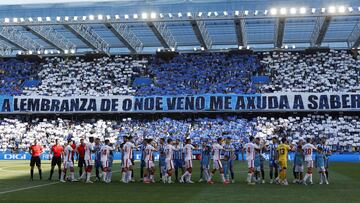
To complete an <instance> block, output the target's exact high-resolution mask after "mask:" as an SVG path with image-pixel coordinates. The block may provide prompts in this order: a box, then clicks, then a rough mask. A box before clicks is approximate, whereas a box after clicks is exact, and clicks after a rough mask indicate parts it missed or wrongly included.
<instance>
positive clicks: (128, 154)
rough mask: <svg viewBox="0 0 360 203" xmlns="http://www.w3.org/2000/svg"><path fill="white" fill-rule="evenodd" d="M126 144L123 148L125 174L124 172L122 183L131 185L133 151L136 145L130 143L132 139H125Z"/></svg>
mask: <svg viewBox="0 0 360 203" xmlns="http://www.w3.org/2000/svg"><path fill="white" fill-rule="evenodd" d="M124 140H125V144H124V146H123V148H122V149H123V150H122V151H123V159H122V160H123V164H122V165H123V172H122V179H121V182H123V183H129V182H130V181H131V175H132V170H131V169H132V165H133V164H132V161H131V159H132V157H133V149H134V148H135V145H134V144H133V143H132V142H130V137H124Z"/></svg>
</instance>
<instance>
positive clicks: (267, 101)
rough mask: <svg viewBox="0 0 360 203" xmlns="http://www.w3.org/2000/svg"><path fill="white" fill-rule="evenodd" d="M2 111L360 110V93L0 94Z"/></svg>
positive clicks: (0, 108)
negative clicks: (52, 95)
mask: <svg viewBox="0 0 360 203" xmlns="http://www.w3.org/2000/svg"><path fill="white" fill-rule="evenodd" d="M0 110H1V111H0V113H3V114H5V113H116V112H118V113H146V112H148V113H156V112H159V113H166V112H283V111H360V93H289V92H286V93H268V94H202V95H174V96H147V97H138V96H109V97H91V96H78V97H49V96H1V95H0Z"/></svg>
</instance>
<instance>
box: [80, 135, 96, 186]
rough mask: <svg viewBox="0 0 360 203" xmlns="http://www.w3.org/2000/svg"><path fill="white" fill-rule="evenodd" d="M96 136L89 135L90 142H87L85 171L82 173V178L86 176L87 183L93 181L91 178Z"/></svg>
mask: <svg viewBox="0 0 360 203" xmlns="http://www.w3.org/2000/svg"><path fill="white" fill-rule="evenodd" d="M93 143H94V137H89V142H88V143H85V156H84V160H85V171H84V173H83V174H82V175H81V177H80V179H83V178H86V183H93V182H92V181H91V180H90V177H91V172H92V168H93V166H94V160H93V159H92V157H91V154H92V153H93V151H94V144H93Z"/></svg>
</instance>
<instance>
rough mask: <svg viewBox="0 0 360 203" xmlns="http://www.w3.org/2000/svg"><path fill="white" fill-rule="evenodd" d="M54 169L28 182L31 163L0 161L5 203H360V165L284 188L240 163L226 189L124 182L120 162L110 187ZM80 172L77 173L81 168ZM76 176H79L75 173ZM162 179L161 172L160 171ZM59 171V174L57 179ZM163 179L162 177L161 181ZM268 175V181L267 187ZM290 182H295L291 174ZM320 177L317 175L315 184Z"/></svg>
mask: <svg viewBox="0 0 360 203" xmlns="http://www.w3.org/2000/svg"><path fill="white" fill-rule="evenodd" d="M135 168H136V170H135V178H136V179H139V163H136V166H135ZM49 169H50V164H49V161H43V171H44V180H42V181H40V180H38V176H37V170H35V172H36V173H35V179H36V180H34V181H33V182H31V181H29V162H28V161H26V162H25V161H0V202H1V203H6V202H50V203H52V202H53V203H55V202H66V203H69V202H87V203H91V202H97V203H102V202H157V203H159V202H170V203H175V202H195V203H198V202H249V203H258V202H264V203H271V202H277V203H286V202H293V203H296V202H301V203H308V202H316V203H321V202H324V203H325V202H326V203H332V202H334V203H352V202H354V203H355V202H360V163H331V168H330V185H318V184H315V185H312V186H303V185H294V184H291V183H290V185H289V186H280V185H270V184H268V183H267V184H258V185H255V186H249V185H247V184H246V183H245V179H246V173H247V172H246V164H245V163H244V162H236V165H235V170H236V174H235V176H236V183H235V184H229V185H223V184H221V183H220V182H219V175H218V174H216V175H215V177H216V179H215V181H217V183H216V184H214V185H208V184H206V183H195V184H179V183H176V184H171V185H168V184H162V183H156V184H149V185H145V184H143V183H139V182H136V183H129V184H123V183H120V182H119V180H120V172H119V163H116V164H115V165H114V167H113V170H114V171H116V172H114V174H113V182H112V183H110V184H105V183H100V182H96V183H94V184H85V183H82V182H78V183H59V182H58V181H55V180H54V181H48V180H47V178H48V176H49ZM76 170H77V169H76ZM76 174H77V173H76ZM156 174H157V175H158V171H157V172H156ZM56 175H57V172H56V171H55V174H54V177H56ZM156 178H157V180H159V177H158V176H157V177H156ZM268 178H269V176H268V171H267V170H266V179H267V182H268ZM192 179H193V180H194V181H197V180H198V179H199V162H198V161H194V172H193V177H192ZM288 180H289V182H292V180H293V178H292V174H291V171H290V170H288ZM318 180H319V177H318V175H317V174H315V175H314V182H315V183H317V182H318Z"/></svg>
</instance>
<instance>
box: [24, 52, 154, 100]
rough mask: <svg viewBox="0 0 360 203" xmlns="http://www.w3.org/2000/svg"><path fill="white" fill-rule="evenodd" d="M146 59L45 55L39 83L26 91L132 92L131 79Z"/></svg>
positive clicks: (48, 93) (49, 93)
mask: <svg viewBox="0 0 360 203" xmlns="http://www.w3.org/2000/svg"><path fill="white" fill-rule="evenodd" d="M146 64H147V61H146V60H135V59H133V58H131V57H128V56H125V57H120V56H116V57H114V58H110V57H104V58H98V59H94V60H92V61H85V60H84V59H80V58H76V59H70V60H66V59H63V58H58V57H55V58H48V59H46V60H45V62H44V63H43V64H41V68H40V71H39V73H38V76H39V78H40V79H41V85H39V86H37V87H28V88H26V89H25V90H24V94H25V95H45V96H73V95H82V96H104V95H132V94H134V93H135V89H133V88H132V87H131V81H132V80H133V79H134V77H136V76H137V75H139V73H140V72H141V71H143V70H144V69H145V68H146Z"/></svg>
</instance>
